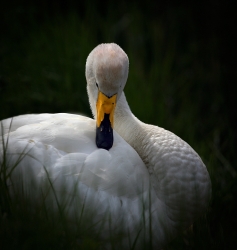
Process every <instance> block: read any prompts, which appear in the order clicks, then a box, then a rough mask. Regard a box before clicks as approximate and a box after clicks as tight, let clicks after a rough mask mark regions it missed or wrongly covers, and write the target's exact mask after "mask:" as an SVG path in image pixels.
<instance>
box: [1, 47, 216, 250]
mask: <svg viewBox="0 0 237 250" xmlns="http://www.w3.org/2000/svg"><path fill="white" fill-rule="evenodd" d="M128 70H129V60H128V57H127V55H126V53H125V52H124V51H123V50H122V49H121V48H120V47H119V46H118V45H117V44H115V43H110V44H100V45H98V46H97V47H95V48H94V49H93V50H92V51H91V53H90V54H89V56H88V58H87V61H86V80H87V92H88V97H89V103H90V107H91V110H92V113H93V116H94V119H90V118H87V117H85V116H82V115H74V114H62V113H61V114H37V115H36V114H31V115H21V116H17V117H14V118H9V119H5V120H3V121H2V122H1V135H2V136H1V143H0V144H1V145H0V152H1V156H0V163H1V162H2V164H3V162H4V164H5V165H6V166H7V171H10V169H11V168H10V166H14V170H13V171H12V173H11V181H12V182H13V183H14V185H15V186H16V187H17V185H19V186H20V187H21V188H22V186H21V185H22V183H23V186H24V189H25V190H27V194H28V195H29V196H30V197H31V198H32V199H37V198H36V197H38V196H39V195H40V192H42V187H43V185H45V183H47V180H48V179H50V180H51V182H52V183H53V187H54V190H56V193H57V195H58V200H59V202H61V203H62V204H64V205H65V204H66V205H65V207H66V209H65V210H66V211H67V212H68V214H70V216H71V217H73V216H74V217H73V218H78V217H80V213H81V210H82V206H83V209H84V210H87V209H88V210H89V209H91V208H92V210H93V218H91V221H92V222H91V223H92V224H93V223H95V224H96V223H97V225H98V224H99V226H98V227H99V228H100V229H101V228H103V230H101V231H100V232H101V234H102V237H106V235H107V234H108V232H109V230H110V231H111V230H112V231H113V232H115V233H116V232H123V233H124V235H125V237H124V239H123V240H122V241H121V242H122V243H121V244H122V246H123V247H124V248H125V249H126V248H129V247H131V244H130V243H129V242H136V241H137V245H136V247H137V248H138V249H139V246H140V247H141V246H144V245H142V244H143V242H146V240H147V239H148V241H150V242H151V244H152V245H153V247H154V248H155V249H160V248H162V247H164V246H165V244H166V243H167V242H169V241H170V240H171V239H172V238H173V237H174V236H175V235H176V234H177V233H179V232H180V231H181V230H182V229H185V228H186V227H188V226H189V225H191V224H192V223H193V222H194V221H195V219H196V218H198V217H199V216H200V215H202V214H203V213H204V212H205V210H206V208H207V206H208V201H209V199H210V196H211V182H210V177H209V174H208V171H207V169H206V167H205V165H204V163H203V162H202V160H201V158H200V157H199V155H198V154H197V153H196V152H195V151H194V150H193V149H192V148H191V146H189V145H188V144H187V143H186V142H185V141H183V140H182V139H180V138H179V137H178V136H176V135H175V134H173V133H172V132H169V131H167V130H165V129H163V128H160V127H158V126H153V125H148V124H145V123H143V122H142V121H140V120H139V119H138V118H137V117H135V116H134V115H133V113H132V112H131V110H130V108H129V105H128V103H127V101H126V97H125V94H124V92H123V89H124V87H125V84H126V81H127V77H128ZM32 183H33V184H32ZM31 185H33V188H32V186H31ZM65 190H66V191H65ZM75 190H76V192H75ZM63 192H66V193H67V196H66V198H65V195H62V193H63ZM68 197H69V198H68ZM78 197H79V198H78ZM52 200H53V197H52V196H50V194H49V195H48V199H46V201H47V202H48V203H49V204H50V205H51V206H52V207H54V206H56V205H55V202H52ZM81 201H83V202H81ZM80 202H81V203H80ZM67 204H68V205H67ZM98 222H99V223H98ZM129 244H130V245H129ZM137 248H136V249H137ZM141 248H142V247H141Z"/></svg>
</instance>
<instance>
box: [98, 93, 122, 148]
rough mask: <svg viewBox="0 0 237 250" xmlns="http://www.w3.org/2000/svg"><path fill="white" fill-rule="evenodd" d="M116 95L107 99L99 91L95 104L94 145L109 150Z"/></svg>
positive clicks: (111, 144) (111, 143) (111, 142)
mask: <svg viewBox="0 0 237 250" xmlns="http://www.w3.org/2000/svg"><path fill="white" fill-rule="evenodd" d="M116 98H117V95H113V96H111V97H107V96H106V95H104V94H103V93H102V92H101V91H99V94H98V99H97V103H96V109H97V119H96V145H97V147H98V148H104V149H107V150H109V149H110V148H111V147H112V146H113V126H114V110H115V106H116Z"/></svg>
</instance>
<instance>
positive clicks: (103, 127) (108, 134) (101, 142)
mask: <svg viewBox="0 0 237 250" xmlns="http://www.w3.org/2000/svg"><path fill="white" fill-rule="evenodd" d="M113 142H114V138H113V129H112V127H111V124H110V120H109V115H107V114H105V116H104V120H103V121H102V122H101V124H100V127H96V146H97V147H98V148H103V149H106V150H109V149H111V148H112V146H113Z"/></svg>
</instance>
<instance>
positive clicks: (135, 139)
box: [114, 92, 150, 167]
mask: <svg viewBox="0 0 237 250" xmlns="http://www.w3.org/2000/svg"><path fill="white" fill-rule="evenodd" d="M147 126H150V125H147V124H145V123H143V122H141V121H140V120H139V119H138V118H137V117H135V116H134V115H133V113H132V112H131V110H130V108H129V106H128V103H127V100H126V97H125V95H124V92H123V93H122V94H121V97H120V98H119V100H118V102H117V106H116V109H115V118H114V129H115V131H116V132H117V133H118V134H119V135H120V136H121V137H123V139H124V140H125V141H126V142H127V143H128V144H130V145H131V146H132V147H133V148H134V149H135V150H136V151H137V153H138V154H139V155H140V157H141V158H142V160H143V162H144V163H145V164H146V166H147V167H149V163H148V161H147V151H146V144H147V143H146V141H147V137H148V136H149V133H148V131H147Z"/></svg>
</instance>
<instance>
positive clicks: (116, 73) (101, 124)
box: [86, 43, 129, 150]
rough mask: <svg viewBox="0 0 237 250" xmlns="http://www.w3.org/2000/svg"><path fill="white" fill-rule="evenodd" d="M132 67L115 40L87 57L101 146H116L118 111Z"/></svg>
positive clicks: (93, 111) (89, 85)
mask: <svg viewBox="0 0 237 250" xmlns="http://www.w3.org/2000/svg"><path fill="white" fill-rule="evenodd" d="M128 67H129V61H128V57H127V55H126V53H125V52H124V51H123V50H122V49H121V48H120V47H119V46H118V45H117V44H115V43H108V44H100V45H98V46H97V47H96V48H94V49H93V50H92V51H91V53H90V54H89V56H88V58H87V61H86V80H87V92H88V96H89V102H90V107H91V110H92V113H93V115H94V117H95V119H96V144H97V147H99V148H104V149H107V150H108V149H110V148H111V147H112V145H113V122H114V110H115V108H116V103H117V101H118V100H119V98H120V96H121V94H122V92H123V89H124V87H125V84H126V81H127V78H128Z"/></svg>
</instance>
